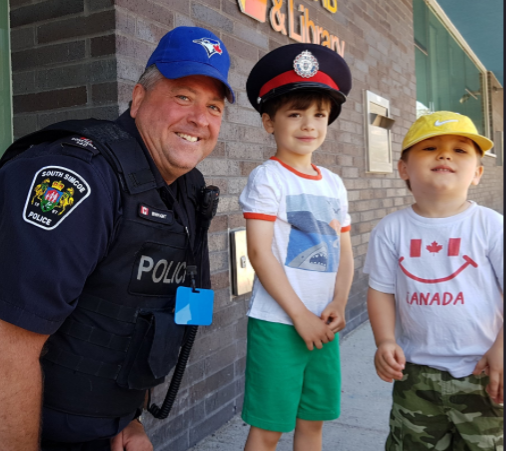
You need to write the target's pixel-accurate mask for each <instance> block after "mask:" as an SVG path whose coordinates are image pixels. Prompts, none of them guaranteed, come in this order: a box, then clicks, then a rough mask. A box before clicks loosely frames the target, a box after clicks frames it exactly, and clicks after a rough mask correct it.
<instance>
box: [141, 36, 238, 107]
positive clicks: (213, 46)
mask: <svg viewBox="0 0 506 451" xmlns="http://www.w3.org/2000/svg"><path fill="white" fill-rule="evenodd" d="M153 64H156V67H157V68H158V70H159V71H160V72H161V74H162V75H163V76H164V77H165V78H168V79H171V80H173V79H175V78H181V77H188V76H190V75H205V76H208V77H211V78H215V79H216V80H219V81H221V82H222V83H223V84H224V85H225V86H226V88H227V94H226V96H227V99H228V101H229V102H230V103H234V101H235V96H234V92H233V91H232V88H231V87H230V85H229V84H228V80H227V78H228V70H229V68H230V56H229V54H228V51H227V49H226V47H225V44H223V42H222V41H221V40H220V39H219V38H218V37H217V36H216V35H215V34H214V33H211V32H210V31H209V30H206V29H205V28H199V27H177V28H174V29H173V30H171V31H169V32H168V33H167V34H166V35H165V36H164V37H163V38H162V39H160V42H159V43H158V46H157V47H156V49H155V51H154V52H153V53H152V54H151V56H150V57H149V60H148V63H147V64H146V68H148V67H149V66H151V65H153Z"/></svg>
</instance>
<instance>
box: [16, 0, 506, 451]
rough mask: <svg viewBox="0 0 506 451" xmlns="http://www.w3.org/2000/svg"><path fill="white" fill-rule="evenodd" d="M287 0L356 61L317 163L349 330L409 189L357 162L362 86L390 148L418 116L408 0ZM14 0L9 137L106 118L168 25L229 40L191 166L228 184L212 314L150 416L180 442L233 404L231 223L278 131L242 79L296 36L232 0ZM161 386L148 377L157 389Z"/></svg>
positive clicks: (214, 422)
mask: <svg viewBox="0 0 506 451" xmlns="http://www.w3.org/2000/svg"><path fill="white" fill-rule="evenodd" d="M113 3H114V4H113ZM285 3H286V2H285ZM295 3H296V4H297V5H298V4H303V5H304V6H305V7H306V8H307V9H308V10H309V16H310V17H311V19H312V20H313V21H314V22H316V23H317V24H318V25H320V26H322V27H324V28H326V29H327V30H329V31H330V33H331V34H334V35H336V36H338V37H339V38H340V39H341V40H344V41H345V42H346V44H345V53H344V57H345V59H346V61H347V62H348V63H349V65H350V67H351V70H352V74H353V89H352V91H351V93H350V96H349V98H348V101H347V103H346V104H345V106H344V107H343V112H342V114H341V116H340V118H339V119H338V120H337V121H336V122H335V123H334V124H333V125H332V126H331V127H330V129H329V133H328V139H327V141H326V142H325V144H324V145H323V146H322V149H320V150H318V151H317V152H316V153H315V156H314V161H315V163H316V164H318V165H322V166H325V167H327V168H329V169H330V170H332V171H334V172H336V173H337V174H339V175H340V176H341V177H342V178H343V180H344V183H345V185H346V187H347V189H348V193H349V200H350V213H351V217H352V222H353V225H352V232H351V235H352V242H353V246H354V255H355V268H356V270H355V279H354V283H353V287H352V290H351V295H350V299H349V304H348V308H347V312H346V318H347V323H348V325H347V327H346V329H345V331H344V332H343V333H342V335H345V334H346V333H348V332H349V331H350V330H352V329H353V328H355V327H356V326H357V325H359V324H360V323H361V322H363V321H364V320H365V319H366V318H367V313H366V309H365V293H366V289H367V279H366V277H365V276H364V275H363V274H362V267H363V263H364V258H365V253H366V249H367V243H368V241H369V235H370V232H371V230H372V228H373V227H374V226H375V225H376V224H377V223H378V221H379V220H380V219H381V218H382V217H383V216H385V215H386V214H388V213H390V212H392V211H395V210H397V209H399V208H402V207H404V206H406V205H409V204H410V203H411V201H412V198H411V195H410V194H409V192H408V191H407V189H406V187H405V184H404V182H403V181H401V180H400V179H399V178H398V177H397V174H396V173H395V172H394V173H392V174H388V175H377V174H366V173H365V155H364V145H365V143H364V105H363V90H366V89H367V90H370V91H372V92H374V93H376V94H378V95H380V96H382V97H384V98H386V99H388V100H389V101H390V105H391V112H392V117H393V119H395V124H394V126H393V129H392V144H393V157H394V161H396V160H397V159H398V158H399V155H400V147H401V141H402V138H403V136H404V134H405V133H406V131H407V129H408V127H409V125H410V124H411V123H412V122H413V121H414V119H415V99H416V79H415V67H414V64H415V62H414V51H413V27H412V6H411V5H412V3H411V0H375V1H374V2H371V1H367V0H347V1H340V2H339V10H338V12H337V13H336V14H335V15H333V14H330V13H329V12H327V11H325V10H324V9H323V8H322V6H321V3H320V2H315V1H313V0H298V1H297V2H295ZM10 6H11V27H12V33H11V38H12V61H13V87H14V132H15V135H16V136H17V137H19V136H22V135H24V134H26V133H29V132H31V131H34V130H36V129H39V128H41V127H43V126H45V125H47V124H49V123H52V122H56V121H58V120H62V119H67V118H85V117H96V118H105V119H114V118H115V117H116V116H117V114H118V113H121V112H123V111H124V110H125V109H126V108H127V105H128V101H129V100H130V95H131V89H132V87H133V86H134V84H135V82H136V81H137V79H138V77H139V75H140V74H141V73H142V71H143V68H144V64H145V62H146V61H147V58H148V57H149V55H150V53H151V52H152V50H153V49H154V48H155V45H156V43H157V42H158V40H159V39H160V38H161V37H162V36H163V35H164V34H165V33H166V32H167V31H169V30H171V29H172V28H174V27H176V26H179V25H196V26H202V27H204V28H207V29H210V30H212V31H213V32H214V33H216V34H217V35H218V36H220V38H221V39H222V40H223V41H224V42H225V44H226V46H227V48H228V50H229V52H230V54H231V59H232V67H231V71H230V78H229V79H230V82H231V85H232V87H233V88H234V90H235V92H236V96H237V103H236V104H235V105H228V106H227V108H226V112H225V118H224V121H223V125H222V129H221V133H220V138H219V142H218V145H217V147H216V149H215V150H214V152H213V153H212V155H211V156H210V157H209V158H207V159H206V160H205V161H203V162H202V163H201V164H200V166H199V167H200V169H201V170H202V172H203V173H204V175H205V177H206V181H207V183H208V184H215V185H218V186H219V187H220V189H221V192H222V196H221V201H220V207H219V211H218V216H217V217H216V218H215V219H214V221H213V223H212V226H211V230H210V236H209V242H210V250H211V270H212V283H213V288H214V290H215V292H216V297H215V317H214V322H213V325H212V326H211V327H206V328H201V329H200V330H199V333H198V336H197V340H196V343H195V347H194V350H193V352H192V355H191V358H190V362H189V366H188V368H187V372H186V374H185V377H184V380H183V384H182V387H181V390H180V394H179V396H178V399H177V400H176V403H175V405H174V407H173V411H172V413H171V415H170V417H169V418H168V419H167V420H165V421H163V422H160V421H158V420H153V419H150V418H148V420H147V430H148V432H149V435H150V436H151V438H152V440H153V443H154V445H155V449H156V450H157V451H168V450H169V449H170V450H171V451H182V450H186V449H187V448H188V447H190V446H193V445H194V444H195V443H197V442H198V441H199V440H201V439H202V438H204V437H205V436H207V435H208V434H210V433H212V432H213V431H214V430H215V429H217V428H218V427H219V426H221V425H222V424H223V423H224V422H225V421H227V420H228V419H230V418H231V417H232V416H233V415H234V414H235V413H238V412H240V409H241V405H242V393H243V384H244V379H243V374H244V356H245V335H246V333H245V332H246V320H245V312H246V308H247V303H248V299H249V297H248V296H247V295H244V296H239V297H235V296H231V295H230V281H229V242H228V232H229V230H230V229H234V228H237V227H242V226H244V225H245V223H244V220H243V218H242V214H241V212H240V209H239V205H238V196H239V194H240V192H241V190H242V188H243V187H244V185H245V183H246V180H247V176H248V174H249V173H250V172H251V170H253V169H254V168H255V167H256V166H257V165H258V164H260V163H261V162H262V161H264V160H265V159H267V158H268V157H270V156H271V155H273V153H274V151H275V148H274V141H273V139H272V138H271V137H270V136H268V135H267V134H266V133H265V132H263V130H262V128H261V123H260V117H259V115H258V114H257V113H256V112H255V111H254V110H253V108H252V107H251V106H250V105H249V102H248V100H247V97H246V92H245V82H246V78H247V74H248V73H249V71H250V70H251V68H252V67H253V65H254V64H255V62H256V61H258V59H259V58H260V57H262V56H263V55H264V54H265V53H267V52H268V51H269V50H271V49H274V48H276V47H278V46H280V45H284V44H288V43H291V42H293V41H291V40H289V39H288V38H287V37H285V36H283V35H281V34H279V33H277V32H274V31H273V30H272V29H271V27H270V25H269V24H268V23H264V24H262V23H259V22H257V21H255V20H253V19H251V18H249V17H247V16H245V15H243V14H242V13H241V12H240V10H239V7H238V4H237V1H236V0H114V1H113V0H44V1H36V0H10ZM484 162H485V163H484V164H485V166H486V171H487V172H486V173H487V174H494V175H493V176H490V177H489V178H486V177H485V178H484V181H483V184H482V185H481V187H479V188H478V189H476V190H474V191H473V192H472V193H473V196H474V197H473V196H471V197H472V198H474V199H475V200H477V201H479V202H480V203H483V204H488V205H490V206H492V205H494V207H493V208H496V207H497V208H498V203H499V199H500V200H501V201H502V196H499V195H498V194H497V190H498V187H499V185H500V186H502V175H501V171H500V169H501V168H498V167H496V166H495V159H492V157H485V159H484ZM499 180H500V182H499ZM169 379H170V378H169ZM166 388H167V385H163V386H160V387H157V388H156V390H155V393H154V397H155V400H156V401H157V403H160V402H161V401H162V399H163V397H164V395H165V391H166Z"/></svg>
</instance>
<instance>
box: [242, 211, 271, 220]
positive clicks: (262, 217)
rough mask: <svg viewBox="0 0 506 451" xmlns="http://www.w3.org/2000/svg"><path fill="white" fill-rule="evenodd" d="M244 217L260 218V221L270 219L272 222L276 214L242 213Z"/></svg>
mask: <svg viewBox="0 0 506 451" xmlns="http://www.w3.org/2000/svg"><path fill="white" fill-rule="evenodd" d="M244 218H245V219H261V220H262V221H271V222H274V221H275V220H276V216H271V215H264V214H262V213H244Z"/></svg>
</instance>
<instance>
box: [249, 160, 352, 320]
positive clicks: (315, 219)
mask: <svg viewBox="0 0 506 451" xmlns="http://www.w3.org/2000/svg"><path fill="white" fill-rule="evenodd" d="M313 168H314V169H315V170H316V172H317V173H318V175H314V176H311V175H307V174H302V173H300V172H298V171H296V170H295V169H293V168H291V167H290V166H287V165H285V164H284V163H282V162H281V161H280V160H278V159H276V158H274V157H273V158H271V159H270V160H267V161H266V162H264V163H263V164H262V165H260V166H258V167H257V168H255V169H254V170H253V171H252V172H251V174H250V176H249V178H248V184H247V185H246V187H245V188H244V190H243V192H242V194H241V196H240V198H239V203H240V205H241V207H242V209H243V212H244V217H245V218H246V219H261V220H265V221H273V222H274V237H273V240H272V253H273V254H274V256H275V257H276V259H277V260H278V261H279V262H280V263H281V265H282V267H283V269H284V271H285V273H286V276H287V278H288V281H289V282H290V285H291V286H292V287H293V289H294V290H295V293H297V295H298V296H299V298H300V299H301V300H302V302H303V303H304V304H305V305H306V307H307V308H308V309H309V310H310V311H311V312H313V313H314V314H315V315H317V316H320V315H321V313H322V311H323V310H324V309H325V307H326V306H327V305H328V304H329V303H330V302H331V301H332V297H333V295H334V287H335V281H336V273H337V269H338V267H339V258H340V235H341V233H342V232H347V231H349V230H350V227H351V226H350V216H349V214H348V197H347V193H346V189H345V187H344V184H343V182H342V180H341V178H340V177H339V176H338V175H336V174H334V173H333V172H330V171H329V170H327V169H325V168H322V167H317V166H314V165H313ZM247 314H248V316H250V317H252V318H257V319H261V320H265V321H270V322H275V323H283V324H293V323H292V320H291V319H290V317H289V316H288V315H287V314H286V312H285V311H284V310H283V309H282V308H281V307H280V305H279V304H278V303H277V302H276V301H275V300H274V299H273V298H272V296H271V295H270V294H269V293H268V292H267V291H266V290H265V288H264V287H263V286H262V284H261V283H260V281H259V280H258V278H256V277H255V281H254V284H253V293H252V295H251V300H250V306H249V310H248V313H247Z"/></svg>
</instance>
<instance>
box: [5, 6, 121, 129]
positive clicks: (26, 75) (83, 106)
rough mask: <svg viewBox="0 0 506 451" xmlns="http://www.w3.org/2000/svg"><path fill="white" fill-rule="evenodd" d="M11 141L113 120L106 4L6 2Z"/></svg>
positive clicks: (111, 25)
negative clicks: (75, 121)
mask: <svg viewBox="0 0 506 451" xmlns="http://www.w3.org/2000/svg"><path fill="white" fill-rule="evenodd" d="M10 11H11V12H10V21H11V51H12V87H13V111H14V135H15V137H16V138H17V137H20V136H23V135H25V134H27V133H30V132H32V131H35V130H38V129H40V128H42V127H44V126H46V125H49V124H51V123H53V122H57V121H60V120H64V119H70V118H79V119H81V118H82V119H84V118H87V117H96V118H101V119H102V118H104V119H112V118H114V117H115V116H117V113H118V105H117V70H116V58H115V39H114V30H115V12H114V7H113V1H112V0H44V1H34V0H10Z"/></svg>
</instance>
